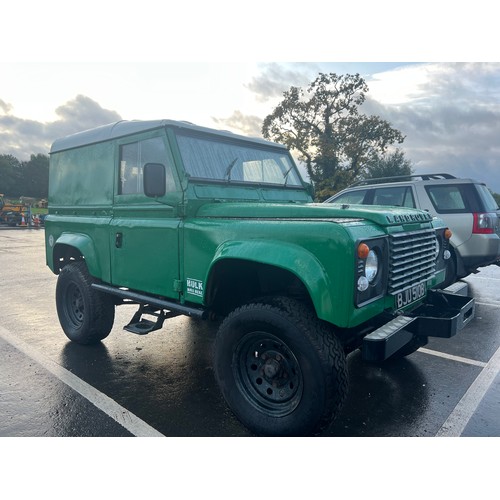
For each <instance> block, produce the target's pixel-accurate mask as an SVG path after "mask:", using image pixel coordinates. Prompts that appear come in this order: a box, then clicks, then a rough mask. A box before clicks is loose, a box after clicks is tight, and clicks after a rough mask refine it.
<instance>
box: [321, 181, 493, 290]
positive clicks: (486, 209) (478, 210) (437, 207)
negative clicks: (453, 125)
mask: <svg viewBox="0 0 500 500" xmlns="http://www.w3.org/2000/svg"><path fill="white" fill-rule="evenodd" d="M324 203H340V204H343V205H355V204H361V205H390V206H398V207H411V208H419V209H421V210H426V211H427V212H429V213H431V214H432V215H433V216H435V217H439V218H441V219H443V220H444V221H445V223H446V224H447V225H448V227H449V228H450V229H451V230H452V232H453V236H452V238H451V250H452V258H451V259H449V261H448V268H447V273H446V282H445V283H444V285H445V286H448V285H449V284H451V283H453V282H454V281H456V279H458V278H463V277H465V276H467V275H468V274H470V273H473V272H475V271H477V268H478V267H483V266H488V265H490V264H495V263H496V264H499V262H500V209H499V208H498V205H497V203H496V201H495V199H494V198H493V196H492V195H491V193H490V191H489V190H488V188H487V187H486V185H485V184H483V183H482V182H478V181H474V180H472V179H457V178H456V177H454V176H453V175H450V174H427V175H408V176H403V177H383V178H378V179H369V180H366V181H360V182H357V183H356V184H353V185H352V186H349V187H348V188H346V189H344V190H343V191H340V192H339V193H337V194H335V195H334V196H332V197H331V198H328V199H327V200H326V201H325V202H324Z"/></svg>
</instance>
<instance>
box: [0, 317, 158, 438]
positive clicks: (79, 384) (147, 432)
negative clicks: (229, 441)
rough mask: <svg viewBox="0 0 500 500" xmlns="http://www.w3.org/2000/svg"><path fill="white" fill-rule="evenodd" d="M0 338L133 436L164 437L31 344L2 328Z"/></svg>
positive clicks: (0, 328)
mask: <svg viewBox="0 0 500 500" xmlns="http://www.w3.org/2000/svg"><path fill="white" fill-rule="evenodd" d="M0 337H2V338H3V339H4V340H5V341H6V342H8V343H9V344H10V345H12V346H13V347H15V348H16V349H17V350H18V351H20V352H22V353H23V354H25V355H26V356H28V357H29V358H31V359H32V360H34V361H36V362H37V363H38V364H39V365H41V366H42V367H43V368H45V369H46V370H47V371H49V372H50V373H52V375H54V376H55V377H57V378H58V379H59V380H60V381H61V382H63V383H64V384H66V385H67V386H69V387H71V388H72V389H73V390H74V391H76V392H78V393H79V394H80V395H81V396H83V397H84V398H85V399H87V400H88V401H90V402H91V403H92V404H93V405H94V406H96V407H97V408H99V409H100V410H101V411H103V412H104V413H106V415H108V416H109V417H110V418H112V419H113V420H114V421H115V422H117V423H119V424H120V425H121V426H122V427H125V429H127V430H128V431H129V432H130V433H131V434H133V435H134V436H137V437H164V435H163V434H161V433H160V432H158V431H157V430H156V429H154V428H153V427H151V426H150V425H148V424H147V423H146V422H144V421H143V420H141V419H140V418H139V417H137V416H136V415H134V414H133V413H132V412H130V411H128V410H127V409H126V408H124V407H123V406H121V405H119V404H118V403H117V402H116V401H114V400H113V399H111V398H110V397H108V396H106V394H103V393H102V392H100V391H98V390H97V389H96V388H95V387H92V386H91V385H90V384H87V382H85V381H84V380H82V379H80V378H78V377H77V376H76V375H74V374H73V373H71V372H70V371H68V370H66V369H65V368H63V367H62V366H61V365H58V364H57V363H55V362H54V361H52V360H50V359H48V358H47V357H45V356H44V355H43V354H41V353H40V352H38V351H37V350H36V349H33V348H32V347H31V346H30V345H29V344H27V343H26V342H24V341H23V340H20V339H18V338H17V337H15V336H14V335H12V334H11V333H10V332H9V331H8V330H6V329H5V328H3V327H1V326H0Z"/></svg>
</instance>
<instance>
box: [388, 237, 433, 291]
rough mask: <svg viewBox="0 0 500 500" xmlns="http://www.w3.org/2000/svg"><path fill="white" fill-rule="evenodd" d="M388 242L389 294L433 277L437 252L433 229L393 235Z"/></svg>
mask: <svg viewBox="0 0 500 500" xmlns="http://www.w3.org/2000/svg"><path fill="white" fill-rule="evenodd" d="M389 242H390V243H389V244H390V266H389V293H391V294H393V295H394V294H396V293H398V292H401V291H402V290H405V289H406V288H408V287H410V286H412V285H416V284H417V283H421V282H422V281H425V280H427V279H429V278H431V277H432V276H433V275H434V273H435V269H436V250H437V240H436V232H435V231H434V229H426V230H424V231H415V232H411V233H400V234H393V235H391V236H390V238H389Z"/></svg>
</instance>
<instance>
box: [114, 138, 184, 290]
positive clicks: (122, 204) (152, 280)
mask: <svg viewBox="0 0 500 500" xmlns="http://www.w3.org/2000/svg"><path fill="white" fill-rule="evenodd" d="M116 158H117V165H116V173H117V175H116V177H117V178H116V181H115V196H114V206H113V219H112V222H111V226H110V227H111V231H110V238H111V242H110V244H111V249H112V250H111V280H112V283H113V284H114V285H117V286H121V287H126V288H130V289H132V290H138V291H144V292H149V293H153V294H157V295H161V296H163V297H167V298H178V297H179V292H178V290H177V289H178V286H177V280H178V279H179V236H178V228H179V224H180V217H179V205H180V202H181V200H182V191H181V188H180V183H179V180H178V176H177V174H176V171H175V168H174V162H173V158H172V156H171V153H170V149H169V147H168V142H167V138H166V136H165V133H164V130H163V129H160V130H157V131H154V132H150V133H147V134H142V135H140V136H134V138H123V139H120V140H119V141H118V142H117V151H116ZM147 163H160V164H162V165H164V166H165V170H166V194H165V196H163V197H162V198H160V199H152V198H148V197H147V196H146V195H145V194H144V186H143V169H144V165H146V164H147Z"/></svg>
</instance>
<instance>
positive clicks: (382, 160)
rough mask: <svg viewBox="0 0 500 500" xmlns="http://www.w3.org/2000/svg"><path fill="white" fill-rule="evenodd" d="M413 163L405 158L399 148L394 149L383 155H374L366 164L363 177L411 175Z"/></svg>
mask: <svg viewBox="0 0 500 500" xmlns="http://www.w3.org/2000/svg"><path fill="white" fill-rule="evenodd" d="M412 173H413V165H412V162H411V160H409V159H408V158H405V153H404V151H402V150H401V149H399V148H398V149H396V150H395V151H393V152H392V153H387V154H385V155H383V156H376V157H375V158H374V159H373V160H371V161H370V162H369V163H368V164H367V165H366V174H365V175H364V176H363V177H364V178H365V179H375V178H377V177H396V176H401V175H411V174H412Z"/></svg>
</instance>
